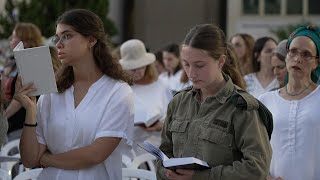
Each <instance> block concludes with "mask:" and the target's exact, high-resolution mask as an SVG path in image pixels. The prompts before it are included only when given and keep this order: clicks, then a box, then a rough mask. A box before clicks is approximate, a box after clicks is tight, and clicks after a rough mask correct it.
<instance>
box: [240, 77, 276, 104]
mask: <svg viewBox="0 0 320 180" xmlns="http://www.w3.org/2000/svg"><path fill="white" fill-rule="evenodd" d="M244 80H245V81H246V85H247V92H248V93H250V94H251V95H253V96H254V97H255V98H258V97H259V96H260V95H261V94H263V93H266V92H268V91H271V90H273V89H277V88H279V82H278V81H277V79H276V78H274V79H273V80H272V81H271V82H270V83H269V84H268V86H267V87H265V88H263V86H262V85H261V83H260V81H259V80H258V78H257V74H256V73H251V74H247V75H245V76H244Z"/></svg>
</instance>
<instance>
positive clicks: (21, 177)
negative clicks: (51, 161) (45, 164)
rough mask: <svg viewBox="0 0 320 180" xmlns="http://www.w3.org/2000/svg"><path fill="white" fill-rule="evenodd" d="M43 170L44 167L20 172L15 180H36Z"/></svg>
mask: <svg viewBox="0 0 320 180" xmlns="http://www.w3.org/2000/svg"><path fill="white" fill-rule="evenodd" d="M41 171H42V168H37V169H30V170H28V171H24V172H22V173H19V174H18V175H17V176H16V177H15V178H14V179H13V180H27V179H32V180H36V179H37V177H38V176H39V174H40V173H41Z"/></svg>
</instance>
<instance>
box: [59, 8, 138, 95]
mask: <svg viewBox="0 0 320 180" xmlns="http://www.w3.org/2000/svg"><path fill="white" fill-rule="evenodd" d="M58 24H66V25H69V26H72V28H73V30H75V31H76V32H78V33H80V34H81V35H83V36H84V37H89V36H92V37H94V38H96V39H97V43H96V44H95V45H94V46H93V57H94V61H95V64H96V65H97V67H98V68H99V69H100V70H101V72H102V73H103V74H105V75H107V76H109V77H111V78H113V79H116V80H122V81H125V82H127V83H129V84H132V80H131V78H130V76H129V75H128V74H127V73H126V72H125V71H124V70H123V69H122V67H121V65H120V64H119V61H118V60H117V59H115V58H114V57H113V56H112V54H111V50H110V45H109V43H108V41H107V36H106V33H105V31H104V28H103V23H102V21H101V19H100V18H99V17H98V16H97V15H96V14H95V13H93V12H91V11H89V10H85V9H73V10H69V11H66V12H65V13H63V14H62V15H61V16H60V17H59V18H58V20H57V22H56V25H58ZM73 82H74V74H73V68H72V67H71V66H65V65H63V66H62V68H61V69H60V70H59V72H58V73H57V87H58V91H59V93H63V92H64V91H65V90H66V89H68V88H69V87H70V86H71V85H72V84H73Z"/></svg>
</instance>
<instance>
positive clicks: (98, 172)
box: [15, 9, 134, 180]
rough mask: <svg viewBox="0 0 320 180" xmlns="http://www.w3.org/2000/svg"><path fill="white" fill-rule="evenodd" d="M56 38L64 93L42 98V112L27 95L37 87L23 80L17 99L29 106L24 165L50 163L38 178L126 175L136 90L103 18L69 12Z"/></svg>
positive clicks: (60, 88)
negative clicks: (124, 164)
mask: <svg viewBox="0 0 320 180" xmlns="http://www.w3.org/2000/svg"><path fill="white" fill-rule="evenodd" d="M53 42H54V44H55V45H56V48H57V49H58V57H59V59H60V60H61V62H62V67H61V68H60V70H59V72H58V74H57V86H58V91H59V92H58V93H51V94H46V95H43V96H41V97H40V99H39V100H38V107H37V110H36V104H35V101H32V98H29V97H28V96H27V94H28V93H29V92H31V91H33V90H34V88H33V87H32V85H26V86H22V87H21V82H19V83H18V84H17V91H16V94H15V99H17V100H18V101H19V102H20V103H21V104H22V105H23V106H24V107H25V108H26V109H27V117H26V120H25V124H24V128H23V133H22V137H21V141H20V152H21V159H22V163H23V164H24V165H25V166H26V167H35V166H39V165H40V166H42V167H45V168H44V170H43V171H42V172H41V174H40V175H39V177H38V179H70V180H72V179H78V180H80V179H83V180H84V179H121V153H120V149H121V150H123V149H124V148H123V147H125V146H126V145H129V146H131V145H132V140H131V132H130V131H132V129H133V117H134V115H133V93H132V90H131V88H130V86H129V85H128V83H130V79H129V76H127V75H126V74H125V72H124V71H123V70H122V67H121V65H120V64H119V62H118V60H116V59H114V58H113V57H112V55H111V51H110V48H109V46H108V44H107V41H106V34H105V32H104V29H103V24H102V21H101V19H100V18H99V17H98V16H97V15H96V14H94V13H93V12H91V11H88V10H84V9H75V10H70V11H67V12H65V13H64V14H63V15H62V16H60V17H59V18H58V21H57V26H56V35H55V37H54V38H53ZM122 139H123V140H122ZM121 140H122V141H121ZM120 144H122V145H121V148H117V147H118V146H120Z"/></svg>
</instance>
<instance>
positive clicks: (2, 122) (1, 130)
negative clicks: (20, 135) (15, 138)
mask: <svg viewBox="0 0 320 180" xmlns="http://www.w3.org/2000/svg"><path fill="white" fill-rule="evenodd" d="M3 114H4V112H2V111H1V112H0V146H1V145H2V144H3V143H4V141H5V139H6V137H7V131H8V120H7V118H5V117H4V115H3Z"/></svg>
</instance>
